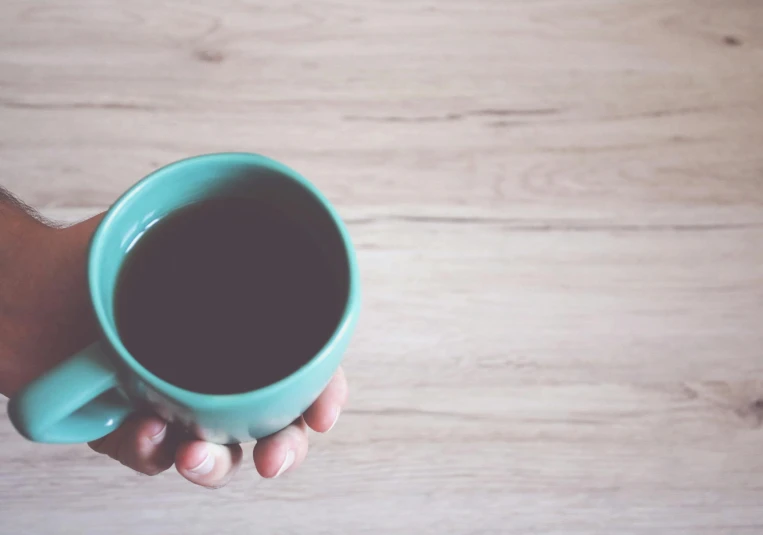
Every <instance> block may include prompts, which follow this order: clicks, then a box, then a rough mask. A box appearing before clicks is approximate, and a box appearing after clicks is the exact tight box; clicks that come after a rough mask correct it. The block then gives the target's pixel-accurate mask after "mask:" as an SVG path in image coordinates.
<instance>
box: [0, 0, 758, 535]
mask: <svg viewBox="0 0 763 535" xmlns="http://www.w3.org/2000/svg"><path fill="white" fill-rule="evenodd" d="M762 29H763V3H761V2H757V1H754V0H727V1H724V2H722V3H721V2H714V1H711V0H696V1H695V0H667V1H666V0H661V1H658V0H641V1H636V0H618V1H604V0H570V1H561V0H540V1H534V2H528V1H522V0H475V1H472V2H457V1H455V0H440V1H427V0H415V1H409V2H397V1H394V2H387V1H382V0H372V1H369V2H362V3H355V2H349V1H342V0H334V1H317V2H311V3H283V4H282V3H272V2H262V1H254V2H245V1H243V0H226V1H225V2H222V3H218V4H215V7H212V5H211V4H208V3H203V2H175V1H171V2H156V1H154V2H146V1H137V2H131V3H129V4H124V3H116V2H111V1H102V2H95V1H92V2H87V1H83V2H76V3H72V4H71V5H67V6H62V5H59V4H56V3H53V2H37V3H35V4H34V5H31V4H29V3H26V2H5V3H3V4H2V5H0V177H2V178H0V183H2V184H3V185H4V186H6V187H8V188H9V189H11V190H13V191H15V192H17V193H18V194H19V195H20V196H22V197H23V198H24V199H25V200H27V201H28V202H30V203H31V204H33V205H34V206H36V207H37V208H39V209H41V210H42V211H43V212H44V213H45V214H46V215H48V216H51V217H53V218H57V219H61V220H67V221H74V220H78V219H81V218H84V217H86V216H87V215H90V214H92V213H95V212H97V211H99V210H101V209H104V208H105V207H107V206H108V205H109V204H110V203H111V202H113V200H114V199H115V198H116V197H117V196H118V195H119V194H120V193H121V192H122V191H124V189H126V188H127V187H129V185H130V184H132V183H133V182H135V181H136V180H137V179H139V178H140V177H142V176H144V175H145V174H146V173H148V172H150V171H151V170H153V169H155V168H157V167H158V166H161V165H163V164H165V163H169V162H170V161H173V160H175V159H178V158H182V157H185V156H189V155H192V154H197V153H202V152H212V151H223V150H252V151H256V152H262V153H265V154H268V155H271V156H273V157H276V158H278V159H280V160H282V161H284V162H286V163H287V164H289V165H292V166H293V167H295V168H297V169H299V170H300V171H302V172H303V173H304V174H305V175H307V176H308V177H309V178H311V179H312V180H314V181H315V182H316V184H318V185H319V187H320V188H321V189H322V190H324V191H325V192H326V193H327V195H328V196H329V197H330V198H331V199H332V201H334V202H335V203H336V204H337V206H338V207H339V209H340V211H341V213H342V214H343V215H344V216H345V218H346V220H347V222H348V225H349V228H350V231H351V233H352V235H353V239H354V241H355V243H356V245H357V247H358V252H359V260H360V264H361V270H362V278H363V286H364V310H363V315H362V318H361V323H360V326H359V329H358V333H357V336H356V338H355V339H354V341H353V344H352V348H351V351H350V354H349V355H348V360H347V371H348V376H349V378H350V382H351V386H352V396H351V403H350V407H349V408H348V410H347V411H346V412H345V414H344V415H343V418H342V420H341V421H340V424H339V425H338V427H337V428H336V429H335V430H334V431H332V433H331V434H330V435H328V436H326V437H322V436H315V437H314V438H315V440H314V442H313V446H312V448H311V452H310V454H309V459H308V462H307V463H305V465H303V466H302V467H301V468H300V470H299V471H298V472H296V473H294V474H289V475H288V476H286V477H284V478H282V479H279V480H277V481H264V480H261V479H259V478H258V477H257V476H256V473H255V471H254V469H253V467H252V466H251V462H245V467H244V468H243V469H242V471H241V473H240V474H239V475H238V477H237V478H236V479H235V480H234V482H233V483H231V484H230V486H228V487H227V488H225V489H222V490H220V491H217V492H215V493H208V492H206V491H204V490H201V489H196V488H193V487H191V486H190V485H189V484H187V483H186V482H185V481H183V480H182V479H181V478H180V477H179V476H178V475H177V474H175V473H174V472H168V473H165V474H162V475H159V476H157V477H155V478H148V477H141V476H138V475H135V474H132V473H130V472H129V471H128V470H126V469H124V467H122V466H120V465H117V464H116V463H113V462H111V461H110V460H109V459H103V458H100V457H98V456H96V455H95V454H93V453H91V452H90V451H89V450H88V449H87V448H84V447H77V446H71V447H70V446H63V447H51V446H44V445H36V444H31V443H27V442H25V441H23V440H22V439H20V438H19V437H18V436H16V435H15V433H14V432H13V430H12V429H11V426H10V424H9V423H8V422H7V418H6V417H5V415H4V413H3V415H2V416H0V438H1V439H2V440H3V442H4V443H5V444H6V448H5V449H4V450H3V452H2V453H0V533H46V534H47V533H50V534H65V533H77V534H80V533H89V532H92V533H99V534H112V533H113V534H118V533H135V532H138V531H140V532H142V533H147V534H152V533H157V534H158V533H162V534H172V533H183V534H195V533H200V534H201V533H209V532H211V531H219V530H220V529H223V530H225V531H233V530H243V531H252V530H253V529H255V530H263V531H267V532H284V533H390V532H400V533H411V532H418V533H433V534H434V533H436V534H438V535H439V534H446V533H495V534H498V533H543V534H607V535H610V534H612V533H633V534H645V533H661V534H665V535H673V534H684V533H713V534H720V533H730V534H732V533H733V534H735V535H745V534H753V533H755V534H758V533H760V532H761V531H762V530H763V505H762V504H763V483H762V482H763V461H762V460H761V456H760V455H759V451H760V444H761V441H763V434H761V433H762V432H761V422H763V401H762V400H763V360H761V348H763V329H762V328H761V321H762V320H763V248H761V246H760V244H761V243H763V178H762V177H763V174H762V173H763V153H761V151H760V147H761V146H762V145H763V101H761V99H760V96H761V87H763V32H761V30H762ZM250 448H251V446H250ZM247 459H249V457H246V456H245V461H246V460H247ZM86 526H88V527H86Z"/></svg>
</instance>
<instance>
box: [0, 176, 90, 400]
mask: <svg viewBox="0 0 763 535" xmlns="http://www.w3.org/2000/svg"><path fill="white" fill-rule="evenodd" d="M100 218H101V216H100V215H99V216H96V217H94V218H92V219H89V220H87V221H84V222H82V223H78V224H76V225H73V226H71V227H68V228H55V227H54V226H52V225H51V224H49V223H47V222H45V221H44V220H42V218H40V217H39V216H38V215H37V214H35V213H34V212H33V211H32V210H31V209H30V208H29V207H28V206H27V205H25V204H24V203H23V202H21V201H19V200H18V199H16V198H15V197H14V196H13V195H11V194H10V193H9V192H8V191H6V190H4V189H2V188H0V393H2V394H4V395H6V396H9V397H10V396H12V395H13V394H14V393H15V392H17V391H18V390H19V389H20V388H21V387H22V386H23V385H24V384H26V383H27V382H29V381H31V380H32V379H33V378H35V377H37V376H38V375H40V374H41V373H43V372H44V371H46V370H47V369H49V368H51V367H52V366H54V365H55V364H56V363H58V362H59V361H60V360H62V359H63V358H66V357H67V356H69V355H70V354H72V353H74V352H75V351H77V350H79V349H81V348H82V347H84V346H85V345H87V343H89V342H90V341H92V340H94V339H95V337H96V336H97V335H96V331H97V328H96V324H95V320H94V319H93V316H92V313H91V311H90V305H89V300H88V292H87V287H86V281H85V273H86V270H85V262H86V257H87V248H88V242H89V239H90V236H91V235H92V232H93V230H94V229H95V227H96V226H97V224H98V221H100Z"/></svg>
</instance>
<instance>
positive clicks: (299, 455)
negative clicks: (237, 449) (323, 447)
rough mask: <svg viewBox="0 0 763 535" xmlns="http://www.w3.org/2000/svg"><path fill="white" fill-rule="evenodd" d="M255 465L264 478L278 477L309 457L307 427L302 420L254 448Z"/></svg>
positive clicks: (266, 438)
mask: <svg viewBox="0 0 763 535" xmlns="http://www.w3.org/2000/svg"><path fill="white" fill-rule="evenodd" d="M253 456H254V465H255V466H256V467H257V471H258V472H259V473H260V475H261V476H262V477H269V478H272V477H278V476H280V475H281V474H283V473H284V472H286V471H287V470H290V469H292V468H296V467H297V466H299V465H300V463H301V462H302V461H304V460H305V457H306V456H307V426H306V425H305V421H304V420H303V419H302V418H299V419H298V420H297V421H296V422H294V423H293V424H291V425H290V426H289V427H287V428H286V429H282V430H280V431H279V432H277V433H275V434H273V435H270V436H269V437H265V438H263V439H261V440H259V441H258V442H257V444H255V446H254V453H253Z"/></svg>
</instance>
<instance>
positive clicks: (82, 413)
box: [8, 153, 360, 444]
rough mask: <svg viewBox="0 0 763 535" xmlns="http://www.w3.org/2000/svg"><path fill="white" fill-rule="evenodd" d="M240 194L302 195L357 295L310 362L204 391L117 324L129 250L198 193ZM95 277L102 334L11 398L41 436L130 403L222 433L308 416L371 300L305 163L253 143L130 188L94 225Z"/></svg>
mask: <svg viewBox="0 0 763 535" xmlns="http://www.w3.org/2000/svg"><path fill="white" fill-rule="evenodd" d="M231 196H236V197H261V196H270V198H271V199H274V200H275V201H274V202H279V203H288V204H290V205H291V207H292V208H295V207H296V208H297V209H298V210H299V213H300V217H304V218H305V224H308V225H310V228H311V229H312V231H313V232H314V233H315V234H316V239H319V240H322V241H321V246H322V247H323V243H324V242H325V243H326V249H327V251H328V254H332V255H334V256H335V257H336V258H335V261H336V265H337V266H339V268H340V269H341V273H342V277H345V278H346V279H347V280H346V281H345V282H346V284H345V287H346V289H347V292H346V302H345V305H344V311H343V313H342V316H341V319H340V320H339V322H338V324H337V325H336V327H335V329H334V331H333V334H331V336H330V338H329V339H328V341H327V342H326V344H325V345H324V346H323V347H322V348H321V349H320V350H319V351H318V352H317V354H315V355H313V356H312V358H310V359H309V360H308V361H307V363H306V364H305V365H303V366H302V367H301V368H299V369H297V370H296V371H294V372H293V373H291V374H290V375H288V376H286V377H283V378H282V379H280V380H278V381H277V382H275V383H272V384H270V385H268V386H265V387H263V388H259V389H256V390H252V391H248V392H243V393H237V394H205V393H199V392H193V391H190V390H186V389H184V388H180V387H178V386H176V385H173V384H170V383H169V382H167V381H165V380H163V379H161V378H160V377H158V376H156V375H155V374H153V373H152V372H151V371H149V370H148V369H146V368H145V367H144V366H143V365H141V363H139V362H138V361H137V360H136V359H135V358H134V357H133V356H132V355H130V353H129V352H128V351H127V349H126V348H125V346H124V344H123V343H122V341H121V340H120V337H119V335H118V331H117V326H116V322H115V314H114V294H115V290H116V287H117V281H118V274H119V271H120V268H121V267H122V264H123V262H124V260H125V257H126V255H127V253H128V251H129V250H130V248H131V246H132V245H133V244H134V243H135V242H136V241H137V240H138V239H139V238H140V237H141V235H142V234H143V233H144V232H146V230H147V229H148V227H149V226H150V225H152V224H153V223H155V222H156V221H158V220H160V219H161V218H163V217H165V216H167V215H169V214H171V213H174V212H176V211H177V210H179V209H181V208H183V207H185V206H188V205H190V204H193V203H197V202H200V201H204V200H207V199H211V198H220V197H231ZM88 285H89V290H90V297H91V299H92V305H93V309H94V311H95V316H96V318H97V320H98V323H99V325H100V328H101V334H102V336H101V339H100V340H99V341H97V342H95V343H94V344H92V345H90V346H89V347H87V348H85V349H83V350H82V351H81V352H79V353H78V354H76V355H74V356H72V357H71V358H69V359H68V360H65V361H64V362H62V363H61V364H59V365H58V366H57V367H55V368H53V369H52V370H50V371H49V372H48V373H46V374H45V375H43V376H41V377H39V378H38V379H36V380H35V381H33V382H32V383H30V384H29V385H27V386H26V387H25V388H24V389H23V390H22V391H21V392H19V393H18V394H17V395H16V396H14V397H13V399H11V400H10V402H9V403H8V413H9V416H10V419H11V422H13V425H14V426H15V427H16V429H17V430H18V431H19V432H20V433H21V434H22V435H23V436H25V437H26V438H28V439H30V440H34V441H37V442H52V443H75V442H89V441H92V440H96V439H98V438H101V437H103V436H105V435H107V434H108V433H110V432H111V431H113V430H114V429H116V428H117V427H119V425H120V424H121V423H122V421H124V419H125V418H126V417H127V416H128V415H130V414H131V413H133V412H135V411H139V410H146V409H148V410H152V411H154V412H156V413H157V414H158V415H160V416H161V417H163V418H164V419H165V420H167V421H169V422H171V423H173V424H175V425H177V426H178V427H180V428H181V429H184V430H185V431H186V432H187V433H189V434H190V435H192V436H195V437H197V438H199V439H202V440H207V441H209V442H215V443H218V444H231V443H237V442H246V441H249V440H252V439H258V438H261V437H264V436H267V435H270V434H272V433H275V432H276V431H278V430H280V429H283V428H284V427H286V426H287V425H289V424H290V423H291V422H292V421H294V420H295V419H296V418H298V417H299V416H300V415H301V414H302V413H303V412H304V411H305V410H306V409H307V408H308V407H309V406H310V405H311V404H312V403H313V401H315V399H316V398H317V397H318V395H319V394H320V393H321V392H322V391H323V389H324V388H325V387H326V385H327V384H328V382H329V380H330V379H331V377H332V376H333V374H334V372H335V371H336V369H337V367H338V366H339V362H340V360H341V358H342V355H343V353H344V351H345V348H346V347H347V344H348V342H349V339H350V336H351V334H352V331H353V329H354V327H355V324H356V322H357V318H358V312H359V308H360V292H359V287H358V285H359V281H358V269H357V265H356V261H355V253H354V250H353V247H352V244H351V242H350V237H349V235H348V233H347V230H346V228H345V226H344V224H343V223H342V221H341V219H340V218H339V216H338V214H337V213H336V211H335V210H334V208H332V206H331V205H330V204H329V202H328V201H327V200H326V198H325V197H324V196H323V195H322V194H321V193H320V192H319V191H318V190H317V189H316V188H315V187H314V186H313V185H312V184H311V183H310V182H308V181H307V180H306V179H305V178H303V177H302V176H301V175H299V174H298V173H296V172H295V171H293V170H291V169H289V168H288V167H286V166H284V165H282V164H280V163H278V162H276V161H273V160H271V159H269V158H266V157H264V156H260V155H256V154H246V153H224V154H208V155H202V156H197V157H193V158H189V159H186V160H181V161H179V162H175V163H173V164H170V165H168V166H166V167H163V168H161V169H159V170H157V171H155V172H154V173H152V174H150V175H149V176H147V177H146V178H144V179H143V180H141V181H140V182H138V183H137V184H136V185H135V186H133V187H132V188H131V189H130V190H128V191H127V192H126V193H125V194H124V195H123V196H122V197H121V198H120V199H119V200H117V202H116V203H115V204H114V205H113V206H112V207H111V208H110V209H109V211H108V213H107V214H106V216H105V217H104V218H103V220H102V222H101V224H100V226H99V227H98V229H97V230H96V232H95V234H94V236H93V239H92V242H91V244H90V252H89V258H88ZM294 334H295V336H298V335H299V333H294ZM274 357H275V356H273V355H265V356H262V358H274Z"/></svg>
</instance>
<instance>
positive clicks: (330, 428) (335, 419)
mask: <svg viewBox="0 0 763 535" xmlns="http://www.w3.org/2000/svg"><path fill="white" fill-rule="evenodd" d="M341 412H342V411H341V410H340V409H339V407H337V408H336V409H334V421H333V422H332V424H331V427H329V428H328V429H326V433H328V432H329V431H331V430H332V429H334V426H335V425H336V423H337V422H338V421H339V415H340V414H341Z"/></svg>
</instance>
